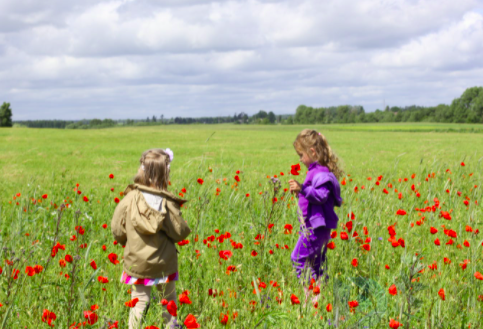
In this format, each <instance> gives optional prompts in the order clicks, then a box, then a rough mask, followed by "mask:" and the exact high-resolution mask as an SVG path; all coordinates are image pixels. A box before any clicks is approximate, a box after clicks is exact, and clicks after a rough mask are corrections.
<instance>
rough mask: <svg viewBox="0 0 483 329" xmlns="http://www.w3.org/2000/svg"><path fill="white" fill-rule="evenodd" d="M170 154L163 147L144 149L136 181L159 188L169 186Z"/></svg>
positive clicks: (162, 188) (163, 188)
mask: <svg viewBox="0 0 483 329" xmlns="http://www.w3.org/2000/svg"><path fill="white" fill-rule="evenodd" d="M170 161H171V160H170V156H169V154H168V153H167V152H166V151H165V150H163V149H150V150H147V151H144V152H143V154H142V155H141V159H139V162H140V164H141V165H140V166H139V169H138V172H137V174H136V176H135V177H134V183H136V184H140V185H145V186H149V187H154V188H156V189H159V190H166V189H167V188H168V179H169V163H170Z"/></svg>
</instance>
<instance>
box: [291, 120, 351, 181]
mask: <svg viewBox="0 0 483 329" xmlns="http://www.w3.org/2000/svg"><path fill="white" fill-rule="evenodd" d="M293 146H294V148H295V151H297V153H299V154H302V153H305V154H307V155H308V156H309V157H310V158H312V156H311V152H310V149H311V148H313V149H314V151H315V154H316V159H312V160H315V161H317V162H318V163H320V164H321V165H322V166H325V167H327V168H329V170H330V172H331V173H333V174H334V175H335V177H337V179H340V178H341V177H342V176H343V175H344V171H343V170H342V169H341V168H340V166H339V158H338V157H337V155H335V153H334V152H333V151H332V149H331V148H330V146H329V143H328V142H327V139H326V138H325V136H324V135H322V134H321V133H319V132H317V131H315V130H312V129H304V130H302V132H301V133H300V134H298V135H297V138H295V141H294V142H293Z"/></svg>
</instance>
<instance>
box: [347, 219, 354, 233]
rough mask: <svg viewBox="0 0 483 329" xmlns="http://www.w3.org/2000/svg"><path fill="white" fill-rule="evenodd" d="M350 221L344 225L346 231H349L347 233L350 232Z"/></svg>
mask: <svg viewBox="0 0 483 329" xmlns="http://www.w3.org/2000/svg"><path fill="white" fill-rule="evenodd" d="M352 225H353V224H352V221H348V222H347V223H345V227H346V228H347V231H349V233H350V232H351V231H352Z"/></svg>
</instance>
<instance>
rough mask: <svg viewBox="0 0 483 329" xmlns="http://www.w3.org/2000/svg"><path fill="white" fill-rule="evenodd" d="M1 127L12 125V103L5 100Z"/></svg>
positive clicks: (0, 117)
mask: <svg viewBox="0 0 483 329" xmlns="http://www.w3.org/2000/svg"><path fill="white" fill-rule="evenodd" d="M0 127H12V109H11V108H10V103H7V102H4V103H3V104H2V106H1V107H0Z"/></svg>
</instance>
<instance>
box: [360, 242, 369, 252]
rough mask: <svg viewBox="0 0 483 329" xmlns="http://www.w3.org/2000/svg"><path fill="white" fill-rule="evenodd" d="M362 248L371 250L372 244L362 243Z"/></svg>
mask: <svg viewBox="0 0 483 329" xmlns="http://www.w3.org/2000/svg"><path fill="white" fill-rule="evenodd" d="M362 248H363V249H364V250H367V251H370V250H371V245H370V244H367V243H366V244H363V245H362Z"/></svg>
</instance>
